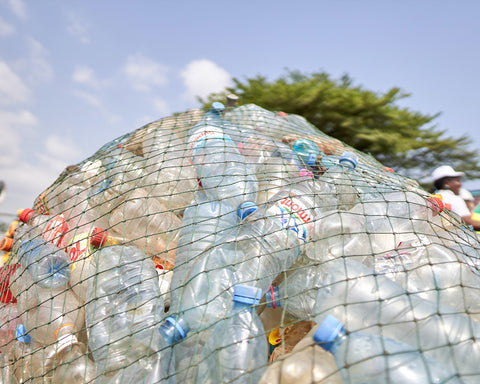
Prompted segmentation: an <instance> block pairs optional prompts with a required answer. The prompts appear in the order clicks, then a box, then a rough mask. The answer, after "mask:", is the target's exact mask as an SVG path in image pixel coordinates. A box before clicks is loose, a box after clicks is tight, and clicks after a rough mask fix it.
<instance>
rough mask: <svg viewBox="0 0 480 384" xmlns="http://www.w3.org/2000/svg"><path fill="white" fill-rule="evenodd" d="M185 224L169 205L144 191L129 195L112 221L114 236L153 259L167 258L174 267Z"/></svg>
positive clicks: (115, 212)
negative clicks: (180, 236)
mask: <svg viewBox="0 0 480 384" xmlns="http://www.w3.org/2000/svg"><path fill="white" fill-rule="evenodd" d="M181 225H182V220H181V219H180V218H179V217H178V216H177V215H176V214H175V212H172V211H171V210H170V208H169V207H168V205H165V204H163V203H162V202H161V201H160V200H159V199H157V198H155V197H154V196H150V195H149V194H148V193H147V191H145V190H143V189H141V188H136V189H135V190H133V191H131V192H130V193H128V194H127V195H126V197H125V200H124V201H123V202H122V203H121V204H120V205H118V206H117V207H116V208H115V209H114V210H113V211H112V212H111V214H110V216H109V219H108V226H109V228H108V231H109V232H110V234H111V236H114V237H115V236H117V237H122V238H123V239H124V242H125V243H129V242H131V243H132V244H133V245H135V246H137V247H138V248H139V249H140V250H142V251H143V252H145V253H146V254H147V255H149V256H152V255H158V256H161V255H164V256H165V258H166V259H167V260H168V261H169V262H170V263H172V264H173V263H174V261H175V258H174V255H175V249H176V247H177V240H178V231H179V229H180V227H181ZM170 255H172V256H170Z"/></svg>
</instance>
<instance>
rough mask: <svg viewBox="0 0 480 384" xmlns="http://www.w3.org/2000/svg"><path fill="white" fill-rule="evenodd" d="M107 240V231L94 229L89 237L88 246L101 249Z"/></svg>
mask: <svg viewBox="0 0 480 384" xmlns="http://www.w3.org/2000/svg"><path fill="white" fill-rule="evenodd" d="M106 240H107V231H106V230H105V229H103V228H94V229H93V231H92V234H91V236H90V244H92V245H93V246H94V247H97V248H99V247H101V246H102V245H103V244H105V241H106Z"/></svg>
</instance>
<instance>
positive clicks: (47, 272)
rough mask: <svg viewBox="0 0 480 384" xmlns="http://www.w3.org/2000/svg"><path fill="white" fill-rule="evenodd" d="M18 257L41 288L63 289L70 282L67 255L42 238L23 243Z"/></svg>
mask: <svg viewBox="0 0 480 384" xmlns="http://www.w3.org/2000/svg"><path fill="white" fill-rule="evenodd" d="M17 257H18V260H19V261H20V265H21V266H22V268H23V269H25V270H27V271H28V273H29V274H30V276H31V277H32V279H33V281H34V282H35V283H36V284H38V286H39V287H43V288H61V287H65V286H66V285H67V283H68V281H69V280H70V264H69V261H68V255H67V253H66V252H64V251H63V250H61V249H59V248H57V247H56V246H55V245H54V244H52V243H48V242H46V241H45V240H44V239H42V238H34V239H30V240H25V241H23V242H22V243H21V244H20V246H19V248H18V252H17Z"/></svg>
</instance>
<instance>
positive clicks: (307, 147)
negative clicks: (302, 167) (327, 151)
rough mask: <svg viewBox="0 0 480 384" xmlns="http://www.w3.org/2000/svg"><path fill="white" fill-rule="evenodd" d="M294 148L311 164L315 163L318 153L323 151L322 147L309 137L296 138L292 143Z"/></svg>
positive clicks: (306, 162)
mask: <svg viewBox="0 0 480 384" xmlns="http://www.w3.org/2000/svg"><path fill="white" fill-rule="evenodd" d="M292 149H293V150H294V151H295V152H296V153H297V155H298V156H300V157H301V158H302V160H303V161H304V162H305V164H307V165H309V166H314V165H315V162H316V160H317V157H318V155H319V154H320V153H321V152H322V151H321V150H320V147H319V146H318V145H317V144H316V143H315V142H313V141H312V140H309V139H297V140H295V141H294V142H293V144H292Z"/></svg>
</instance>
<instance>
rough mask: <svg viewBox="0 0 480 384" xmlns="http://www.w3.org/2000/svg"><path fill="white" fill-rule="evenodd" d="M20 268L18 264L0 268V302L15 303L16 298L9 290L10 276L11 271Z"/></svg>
mask: <svg viewBox="0 0 480 384" xmlns="http://www.w3.org/2000/svg"><path fill="white" fill-rule="evenodd" d="M17 268H20V264H11V265H6V266H3V267H1V268H0V302H2V303H5V304H7V303H10V302H12V303H16V302H17V299H15V297H13V295H12V292H11V291H10V288H9V285H10V276H11V275H12V273H13V272H15V271H16V270H17Z"/></svg>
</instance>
